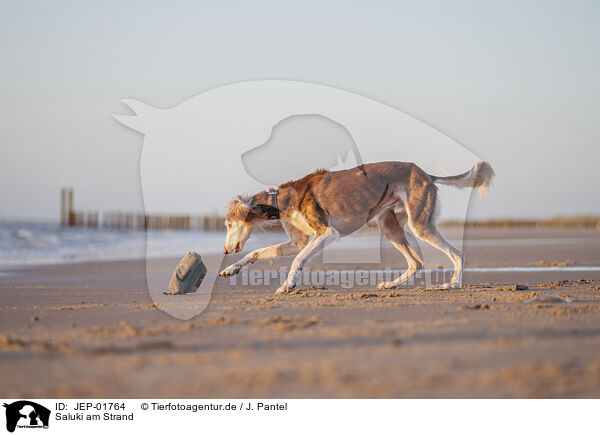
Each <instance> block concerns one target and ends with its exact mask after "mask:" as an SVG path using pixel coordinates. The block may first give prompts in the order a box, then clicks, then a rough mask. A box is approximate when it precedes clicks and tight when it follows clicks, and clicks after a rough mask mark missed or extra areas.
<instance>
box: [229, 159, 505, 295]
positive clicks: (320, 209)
mask: <svg viewBox="0 0 600 435" xmlns="http://www.w3.org/2000/svg"><path fill="white" fill-rule="evenodd" d="M493 176H494V171H493V169H492V167H491V166H490V165H489V164H488V163H486V162H480V163H478V164H477V165H475V166H474V167H473V168H472V169H471V170H469V171H467V172H465V173H464V174H460V175H455V176H451V177H436V176H433V175H428V174H427V173H425V172H424V171H423V170H422V169H421V168H419V167H418V166H417V165H415V164H414V163H403V162H380V163H370V164H367V165H361V166H358V167H355V168H353V169H348V170H343V171H335V172H329V171H326V170H318V171H315V172H313V173H312V174H309V175H307V176H305V177H303V178H301V179H299V180H296V181H290V182H288V183H285V184H282V185H281V186H279V194H278V195H277V201H276V202H275V196H274V195H271V194H268V193H267V192H259V193H257V194H256V195H252V196H246V197H242V196H237V197H235V198H233V199H232V200H231V202H230V203H229V206H228V209H227V217H226V220H225V223H226V225H227V236H226V241H225V248H224V250H225V253H226V254H229V253H231V252H233V251H235V252H238V251H239V250H241V249H242V248H243V245H244V243H245V242H246V240H247V239H248V237H249V236H250V234H251V233H252V231H253V230H254V229H255V228H257V227H259V226H260V225H262V224H264V223H265V222H267V221H268V217H269V216H273V214H276V213H278V215H279V217H280V220H281V222H282V225H283V227H284V229H285V230H286V232H287V233H288V235H289V236H290V240H289V241H287V242H285V243H281V244H278V245H274V246H270V247H267V248H262V249H257V250H256V251H253V252H251V253H249V254H248V255H246V256H245V257H244V258H243V259H242V260H240V261H238V262H236V263H234V264H232V265H231V266H229V267H228V268H226V269H225V270H223V271H222V272H221V273H220V274H219V276H231V275H234V274H236V273H238V272H239V271H240V269H241V268H242V267H243V266H245V265H246V264H249V263H254V262H255V261H257V260H262V259H266V258H273V257H278V256H286V255H295V254H297V255H296V258H295V259H294V261H293V262H292V266H291V269H290V272H289V275H288V277H287V280H286V281H285V283H284V284H283V285H282V286H281V287H280V288H279V289H278V290H277V292H278V293H282V292H287V291H288V290H291V289H292V288H294V286H295V285H296V284H297V282H298V277H299V274H300V271H301V270H302V267H303V266H304V265H305V264H306V263H307V262H308V261H309V260H310V259H311V258H313V257H314V256H315V254H317V253H318V252H319V251H320V250H321V249H322V248H323V247H324V246H325V245H326V244H327V243H329V242H331V241H332V240H335V239H338V238H339V237H344V236H346V235H349V234H352V233H353V232H355V231H357V230H358V229H360V228H361V227H363V226H364V225H365V224H366V223H367V222H369V221H371V220H376V222H377V224H378V226H379V229H380V231H381V232H382V234H383V235H384V236H385V237H386V238H387V239H388V240H389V241H390V242H391V243H392V245H394V247H396V248H397V249H398V250H399V251H400V252H401V253H402V254H403V255H404V257H405V258H406V261H407V263H408V269H407V271H406V272H405V273H404V274H402V275H401V276H400V277H399V278H398V279H396V280H395V281H392V282H383V283H381V284H380V285H379V287H380V288H393V287H396V286H397V285H401V284H404V283H406V282H407V281H408V280H409V279H410V278H411V277H412V276H413V275H414V274H415V273H416V271H417V270H419V269H422V268H423V260H422V259H421V258H420V256H419V255H418V254H417V252H416V251H415V250H414V249H413V248H412V246H411V245H410V243H409V242H408V240H407V238H406V235H405V228H406V227H407V226H408V228H409V229H410V230H411V232H412V233H414V235H415V236H417V237H418V238H419V239H421V240H423V241H425V242H427V243H429V244H430V245H432V246H434V247H435V248H437V249H439V250H441V251H442V252H444V253H445V254H446V255H448V257H449V258H450V260H451V261H452V263H453V265H454V275H453V277H452V281H451V282H450V283H449V284H446V285H445V287H446V288H456V287H460V286H461V285H462V269H463V263H464V255H463V253H462V252H460V251H459V250H458V249H456V248H455V247H453V246H452V245H451V244H450V243H449V242H448V241H447V240H446V239H445V238H444V237H443V236H442V235H441V234H440V232H439V231H438V229H437V226H436V223H435V217H436V206H437V193H438V192H437V187H436V184H445V185H450V186H455V187H459V188H467V187H472V188H476V189H478V190H479V192H480V193H482V192H483V191H484V190H485V189H486V188H487V187H488V185H489V184H490V182H491V180H492V178H493ZM274 212H276V213H274ZM309 237H312V238H311V239H310V241H309Z"/></svg>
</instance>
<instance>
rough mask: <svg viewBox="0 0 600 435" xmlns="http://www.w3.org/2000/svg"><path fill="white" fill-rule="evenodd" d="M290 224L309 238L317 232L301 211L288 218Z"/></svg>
mask: <svg viewBox="0 0 600 435" xmlns="http://www.w3.org/2000/svg"><path fill="white" fill-rule="evenodd" d="M288 222H289V223H290V224H292V225H293V226H294V227H295V228H297V229H298V230H300V231H302V232H303V233H304V234H307V235H309V236H314V235H315V230H314V229H313V228H312V227H311V226H310V225H309V224H308V222H307V221H306V219H305V218H304V215H303V214H302V213H300V212H299V211H295V212H293V213H292V214H291V215H290V217H289V218H288Z"/></svg>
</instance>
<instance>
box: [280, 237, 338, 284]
mask: <svg viewBox="0 0 600 435" xmlns="http://www.w3.org/2000/svg"><path fill="white" fill-rule="evenodd" d="M338 238H339V233H338V232H337V231H336V230H334V229H333V228H327V229H325V230H324V231H323V232H321V233H319V234H317V235H316V236H315V237H313V239H312V240H311V241H310V242H308V244H307V245H306V246H305V247H304V249H303V250H302V251H300V253H299V254H298V255H297V256H296V258H294V261H293V262H292V266H291V268H290V273H289V274H288V276H287V279H286V280H285V282H284V283H283V285H282V286H281V287H279V288H278V289H277V291H276V292H275V294H281V293H287V292H288V291H290V290H292V289H293V288H294V287H296V285H297V284H298V282H299V281H300V275H301V273H302V268H303V267H304V265H305V264H306V263H307V262H308V261H310V259H311V258H313V257H314V256H315V255H316V254H317V253H318V252H319V251H320V250H321V249H323V247H324V246H325V245H326V244H327V243H329V242H330V241H333V240H336V239H338Z"/></svg>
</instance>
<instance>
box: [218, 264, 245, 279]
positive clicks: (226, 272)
mask: <svg viewBox="0 0 600 435" xmlns="http://www.w3.org/2000/svg"><path fill="white" fill-rule="evenodd" d="M241 269H242V266H240V265H238V264H232V265H231V266H229V267H227V268H225V269H223V270H222V271H220V272H219V275H218V276H222V277H223V278H227V277H228V276H233V275H236V274H238V273H240V270H241Z"/></svg>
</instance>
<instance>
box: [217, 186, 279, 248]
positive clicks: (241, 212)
mask: <svg viewBox="0 0 600 435" xmlns="http://www.w3.org/2000/svg"><path fill="white" fill-rule="evenodd" d="M269 208H270V206H269V205H267V203H266V200H265V199H264V198H263V200H261V195H260V194H258V195H254V196H241V195H238V196H236V197H234V198H233V199H232V200H231V201H229V204H228V206H227V209H226V217H225V226H226V227H227V235H226V236H225V246H224V247H223V252H224V253H225V254H231V253H233V252H240V251H241V250H242V248H243V247H244V244H245V243H246V241H247V240H248V238H249V237H250V235H251V234H252V232H253V231H254V230H255V229H256V228H258V227H260V226H261V225H263V224H264V223H266V222H267V221H268V219H269V218H268V212H269Z"/></svg>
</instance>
